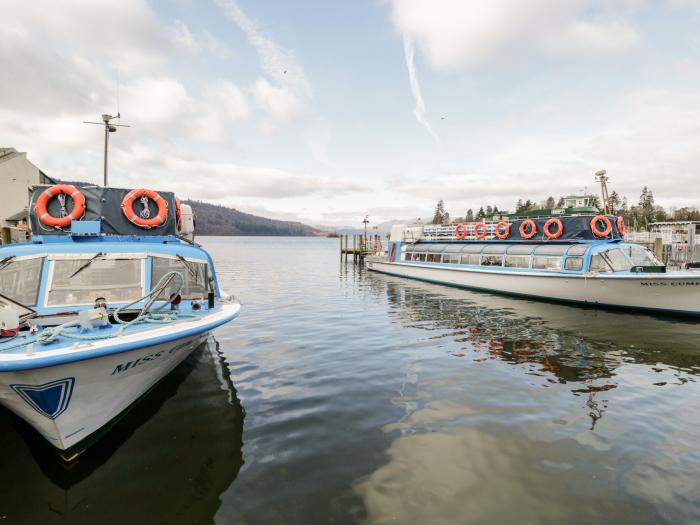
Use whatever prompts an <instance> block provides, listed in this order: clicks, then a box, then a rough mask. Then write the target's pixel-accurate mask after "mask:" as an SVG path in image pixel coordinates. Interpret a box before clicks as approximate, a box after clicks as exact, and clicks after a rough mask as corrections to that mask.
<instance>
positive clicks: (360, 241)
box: [340, 234, 383, 264]
mask: <svg viewBox="0 0 700 525" xmlns="http://www.w3.org/2000/svg"><path fill="white" fill-rule="evenodd" d="M351 237H352V246H351V245H350V244H351V242H350V238H351ZM382 248H383V246H382V239H381V237H380V236H379V235H378V234H373V235H370V236H367V235H362V234H353V235H349V234H343V235H340V262H346V263H347V262H348V255H351V256H352V263H353V264H362V262H363V261H364V260H365V257H366V256H367V255H370V254H373V253H377V252H379V251H381V250H382Z"/></svg>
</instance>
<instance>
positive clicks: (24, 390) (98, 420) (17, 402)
mask: <svg viewBox="0 0 700 525" xmlns="http://www.w3.org/2000/svg"><path fill="white" fill-rule="evenodd" d="M206 335H207V334H206V333H202V334H197V335H193V336H189V337H186V338H184V339H181V340H179V341H175V342H168V343H161V344H156V345H151V346H144V347H143V348H140V349H137V350H132V351H129V352H123V353H119V354H113V355H108V356H104V357H99V358H96V359H89V360H84V361H79V362H76V363H69V364H65V365H59V366H51V367H46V368H38V369H33V370H23V371H17V372H5V373H3V374H0V402H2V404H3V405H5V406H6V407H7V408H8V409H10V410H12V411H13V412H14V413H15V414H17V415H18V416H20V417H21V418H23V419H24V420H26V421H27V422H28V423H29V424H30V425H32V426H33V427H34V428H35V429H36V430H37V431H38V432H39V433H40V434H41V435H42V436H44V438H46V439H47V440H48V441H49V442H50V443H51V444H52V445H53V446H55V447H56V448H58V449H60V450H67V449H70V448H73V447H75V446H76V445H77V444H78V443H80V442H81V441H83V440H85V439H86V438H88V437H89V436H91V435H92V434H93V433H95V432H97V431H98V430H100V429H101V428H102V427H104V426H105V425H107V424H108V423H109V422H110V421H112V420H114V419H115V418H117V417H118V416H119V415H120V414H121V413H122V412H124V411H125V410H126V409H127V408H128V407H129V406H131V405H132V404H133V403H134V402H135V401H137V400H138V399H139V398H140V397H141V396H142V395H143V394H144V393H146V392H147V391H148V390H150V389H151V388H152V387H153V386H154V385H155V384H156V383H158V381H160V380H161V379H162V378H163V377H165V376H166V375H167V374H168V373H170V372H171V371H172V370H173V369H174V368H175V367H176V366H177V365H178V364H180V363H181V362H182V361H183V360H184V359H185V358H186V357H187V356H188V355H189V354H190V353H191V352H192V351H193V350H194V349H195V348H196V347H197V346H199V344H201V343H202V342H203V341H204V340H205V338H206Z"/></svg>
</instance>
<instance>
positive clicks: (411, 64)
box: [403, 33, 440, 144]
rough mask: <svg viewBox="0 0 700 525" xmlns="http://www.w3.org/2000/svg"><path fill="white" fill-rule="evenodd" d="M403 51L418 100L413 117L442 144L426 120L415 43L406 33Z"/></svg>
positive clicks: (412, 86) (409, 77) (412, 87)
mask: <svg viewBox="0 0 700 525" xmlns="http://www.w3.org/2000/svg"><path fill="white" fill-rule="evenodd" d="M403 51H404V55H405V56H406V68H408V80H409V82H410V83H411V91H412V92H413V96H414V97H415V99H416V107H415V109H414V110H413V115H414V116H415V117H416V120H417V121H418V122H419V123H420V124H422V125H423V126H424V127H425V129H427V130H428V133H430V135H431V136H432V137H433V138H434V139H435V142H437V143H438V144H439V143H440V137H438V135H437V133H435V131H433V128H432V127H430V124H429V123H428V121H427V120H425V117H424V115H425V102H423V95H421V92H420V85H419V84H418V73H417V72H416V63H415V49H414V47H413V41H412V40H411V39H410V38H409V37H408V36H406V34H405V33H404V35H403Z"/></svg>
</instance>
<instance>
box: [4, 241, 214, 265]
mask: <svg viewBox="0 0 700 525" xmlns="http://www.w3.org/2000/svg"><path fill="white" fill-rule="evenodd" d="M96 252H103V253H152V254H163V255H173V256H175V255H180V256H182V257H185V258H191V259H203V260H207V261H209V260H210V257H209V254H208V253H207V252H206V251H205V250H203V249H202V248H201V247H199V246H198V245H196V244H191V243H188V242H184V241H182V240H180V239H179V238H178V237H175V236H171V235H166V236H151V237H138V236H132V235H128V236H117V235H109V236H107V235H100V236H95V237H74V236H70V235H64V236H51V237H48V236H47V237H42V236H34V237H33V238H32V242H26V243H20V244H7V245H3V246H0V258H4V257H8V256H12V255H14V256H17V257H21V256H29V255H45V254H46V255H48V254H59V253H60V254H64V253H71V254H79V253H96Z"/></svg>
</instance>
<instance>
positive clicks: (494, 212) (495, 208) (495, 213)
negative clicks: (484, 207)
mask: <svg viewBox="0 0 700 525" xmlns="http://www.w3.org/2000/svg"><path fill="white" fill-rule="evenodd" d="M499 213H501V212H499V211H498V206H496V205H495V204H494V205H493V214H494V215H498V214H499Z"/></svg>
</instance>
